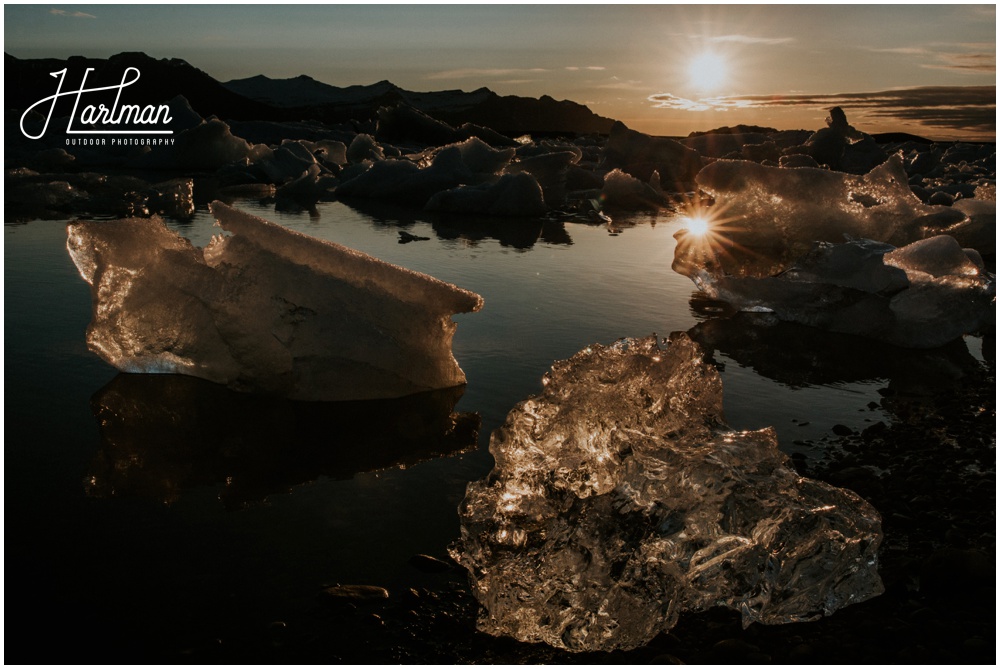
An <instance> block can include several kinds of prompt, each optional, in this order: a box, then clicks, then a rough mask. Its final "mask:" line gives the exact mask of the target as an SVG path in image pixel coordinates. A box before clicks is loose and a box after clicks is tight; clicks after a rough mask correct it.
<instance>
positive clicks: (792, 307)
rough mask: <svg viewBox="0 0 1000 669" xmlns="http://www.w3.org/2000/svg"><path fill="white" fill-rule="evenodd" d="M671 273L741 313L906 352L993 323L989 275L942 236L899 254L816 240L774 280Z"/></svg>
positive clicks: (701, 269)
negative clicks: (767, 316) (770, 315)
mask: <svg viewBox="0 0 1000 669" xmlns="http://www.w3.org/2000/svg"><path fill="white" fill-rule="evenodd" d="M688 243H692V244H693V242H690V241H689V242H688ZM705 243H706V244H709V243H711V242H708V241H705ZM688 256H689V257H690V256H691V254H690V253H688ZM674 268H675V269H677V271H679V272H681V273H682V274H685V275H686V276H688V277H690V278H691V279H692V280H693V281H694V283H695V285H697V286H698V288H699V289H701V291H702V292H704V293H706V294H707V295H708V296H709V297H712V298H715V299H718V300H723V301H725V302H728V303H729V304H730V305H732V306H733V307H734V308H736V309H738V310H741V311H766V312H773V313H774V314H775V316H777V317H778V318H779V319H781V320H783V321H790V322H795V323H802V324H804V325H810V326H814V327H820V328H823V329H825V330H830V331H832V332H840V333H844V334H854V335H860V336H865V337H871V338H873V339H878V340H881V341H884V342H887V343H889V344H895V345H897V346H904V347H907V348H934V347H936V346H941V345H943V344H946V343H948V342H950V341H952V340H954V339H957V338H958V337H960V336H962V335H963V334H967V333H970V332H975V331H976V330H979V329H980V328H983V327H985V326H990V325H992V324H993V323H994V321H995V318H996V316H995V311H996V286H995V279H994V276H993V275H992V274H991V273H989V272H987V271H985V270H984V269H983V268H982V259H981V258H980V256H979V254H978V253H977V252H976V251H975V250H973V249H967V250H966V249H962V247H961V246H959V244H958V242H956V241H955V240H954V239H953V238H951V237H948V236H945V235H939V236H936V237H931V238H928V239H924V240H920V241H917V242H914V243H912V244H909V245H906V246H903V247H901V248H898V249H897V248H895V247H893V246H891V245H889V244H883V243H879V242H873V241H871V240H867V239H857V240H851V241H848V242H845V243H843V244H830V243H827V242H818V243H816V244H815V245H814V247H813V248H812V250H810V251H809V252H808V253H806V254H805V255H804V256H802V257H801V258H799V259H798V260H797V261H795V262H794V263H792V264H791V265H790V266H789V267H787V268H786V269H785V270H784V271H783V272H781V273H779V274H777V275H775V276H763V277H756V276H736V275H732V274H728V273H726V272H724V271H722V270H720V269H719V267H718V266H715V267H712V266H711V264H710V263H706V264H703V265H700V266H699V265H697V264H688V263H678V262H676V261H675V264H674Z"/></svg>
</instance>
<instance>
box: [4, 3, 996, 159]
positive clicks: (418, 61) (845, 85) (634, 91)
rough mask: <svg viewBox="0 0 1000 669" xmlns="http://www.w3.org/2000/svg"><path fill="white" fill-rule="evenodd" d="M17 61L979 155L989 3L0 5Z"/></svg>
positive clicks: (642, 125)
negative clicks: (139, 65) (937, 143)
mask: <svg viewBox="0 0 1000 669" xmlns="http://www.w3.org/2000/svg"><path fill="white" fill-rule="evenodd" d="M4 51H5V52H6V53H8V54H11V55H13V56H16V57H18V58H42V57H56V58H65V57H68V56H71V55H83V56H88V57H107V56H110V55H113V54H115V53H119V52H122V51H144V52H145V53H147V54H149V55H151V56H154V57H157V58H183V59H184V60H186V61H188V62H189V63H191V64H192V65H194V66H195V67H198V68H199V69H201V70H204V71H205V72H207V73H208V74H210V75H211V76H213V77H215V78H216V79H218V80H220V81H228V80H231V79H239V78H244V77H250V76H254V75H257V74H265V75H267V76H269V77H274V78H284V77H293V76H297V75H300V74H308V75H309V76H311V77H313V78H315V79H318V80H320V81H323V82H326V83H329V84H333V85H336V86H348V85H353V84H370V83H374V82H376V81H380V80H383V79H387V80H389V81H392V82H393V83H395V84H397V85H398V86H401V87H403V88H405V89H408V90H413V91H432V90H444V89H463V90H474V89H476V88H479V87H481V86H486V87H488V88H490V89H492V90H494V91H496V92H497V93H499V94H501V95H525V96H530V97H539V96H541V95H550V96H552V97H554V98H556V99H560V100H561V99H569V100H574V101H576V102H579V103H582V104H586V105H587V106H588V107H590V108H591V109H592V110H593V111H594V112H595V113H598V114H601V115H602V116H607V117H610V118H615V119H618V120H621V121H623V122H624V123H625V124H626V125H628V126H629V127H631V128H634V129H636V130H640V131H643V132H648V133H652V134H659V135H687V134H688V133H689V132H691V131H698V130H708V129H711V128H716V127H719V126H723V125H735V124H737V123H746V124H754V125H765V126H770V127H775V128H778V129H797V128H805V129H812V130H815V129H818V128H820V127H822V126H823V125H824V121H825V118H826V116H827V111H826V110H827V109H829V108H830V107H832V106H835V105H839V106H841V107H843V108H844V110H845V111H846V112H847V115H848V119H849V120H850V122H851V123H852V124H853V125H854V126H855V127H857V128H858V129H860V130H863V131H865V132H888V131H901V132H912V133H915V134H921V135H924V136H927V137H931V138H934V139H949V138H967V139H986V140H989V141H993V140H994V138H995V134H996V7H995V5H993V4H989V5H923V4H895V5H853V4H852V5H626V6H621V5H502V6H496V5H494V6H481V5H475V6H473V5H429V6H428V5H405V6H389V5H340V6H337V5H334V6H326V5H322V6H321V5H250V6H237V5H182V6H158V5H57V4H53V5H43V4H32V5H9V4H8V5H5V6H4Z"/></svg>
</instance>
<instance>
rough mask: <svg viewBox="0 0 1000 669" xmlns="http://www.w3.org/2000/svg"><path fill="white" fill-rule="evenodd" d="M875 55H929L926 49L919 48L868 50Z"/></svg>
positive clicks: (904, 47) (902, 47)
mask: <svg viewBox="0 0 1000 669" xmlns="http://www.w3.org/2000/svg"><path fill="white" fill-rule="evenodd" d="M868 50H869V51H873V52H875V53H898V54H901V55H903V56H921V55H924V54H928V53H930V51H928V50H927V49H926V48H924V47H920V46H898V47H893V48H891V49H868Z"/></svg>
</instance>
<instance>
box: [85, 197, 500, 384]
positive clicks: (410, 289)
mask: <svg viewBox="0 0 1000 669" xmlns="http://www.w3.org/2000/svg"><path fill="white" fill-rule="evenodd" d="M211 209H212V213H213V215H214V216H215V218H216V219H217V221H218V224H219V225H220V226H221V227H222V229H223V230H225V231H227V232H228V233H229V235H226V236H223V235H219V236H217V237H215V238H214V239H213V240H212V242H211V243H210V244H209V245H208V246H207V247H205V248H204V249H200V248H196V247H194V246H193V245H192V244H191V243H190V242H189V241H188V240H186V239H183V238H182V237H180V236H179V235H177V234H175V233H174V232H172V231H170V230H168V229H167V227H166V226H165V225H164V224H163V222H162V221H160V220H159V219H153V220H138V219H122V220H114V221H86V222H81V221H77V222H73V223H70V225H69V226H68V235H69V236H68V241H67V248H68V249H69V253H70V256H71V257H72V259H73V262H75V263H76V266H77V268H78V269H79V270H80V274H81V276H83V278H84V279H85V280H86V281H87V282H88V283H89V284H90V285H91V287H92V288H91V294H92V297H93V304H94V311H93V320H92V321H91V323H90V326H89V327H88V330H87V343H88V346H89V347H90V349H91V350H93V351H94V352H95V353H97V354H98V355H99V356H101V357H102V358H103V359H104V360H106V361H107V362H109V363H111V364H112V365H114V366H115V367H117V368H118V369H120V370H122V371H126V372H154V373H155V372H159V373H178V374H188V375H191V376H197V377H201V378H204V379H207V380H209V381H214V382H216V383H221V384H225V385H227V386H229V387H231V388H233V389H235V390H241V391H247V392H257V393H264V394H271V395H280V396H284V397H288V398H291V399H300V400H343V399H376V398H387V397H401V396H405V395H410V394H413V393H417V392H422V391H425V390H431V389H439V388H448V387H452V386H456V385H460V384H463V383H464V382H465V375H464V374H463V373H462V370H461V369H460V368H459V366H458V363H457V362H456V361H455V358H454V357H453V356H452V353H451V340H452V336H453V335H454V332H455V327H456V324H455V323H454V322H453V321H452V320H451V318H450V316H451V315H452V314H456V313H463V312H470V311H477V310H478V309H479V308H480V307H481V306H482V298H481V297H480V296H479V295H476V294H475V293H471V292H469V291H466V290H462V289H460V288H458V287H456V286H453V285H451V284H448V283H444V282H442V281H439V280H437V279H434V278H433V277H430V276H427V275H424V274H419V273H417V272H413V271H410V270H407V269H403V268H401V267H397V266H395V265H391V264H389V263H386V262H383V261H381V260H378V259H376V258H373V257H371V256H368V255H365V254H364V253H361V252H359V251H356V250H353V249H350V248H347V247H344V246H340V245H338V244H334V243H331V242H325V241H320V240H317V239H314V238H312V237H308V236H306V235H303V234H301V233H297V232H294V231H292V230H288V229H287V228H284V227H282V226H280V225H276V224H274V223H271V222H269V221H265V220H263V219H261V218H257V217H256V216H251V215H249V214H245V213H243V212H240V211H238V210H236V209H233V208H231V207H228V206H226V205H225V204H222V203H221V202H215V203H213V204H212V205H211Z"/></svg>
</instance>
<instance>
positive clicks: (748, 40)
mask: <svg viewBox="0 0 1000 669" xmlns="http://www.w3.org/2000/svg"><path fill="white" fill-rule="evenodd" d="M709 41H710V42H735V43H737V44H788V43H789V42H794V41H795V38H794V37H754V36H753V35H719V36H718V37H713V38H711V39H710V40H709Z"/></svg>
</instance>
